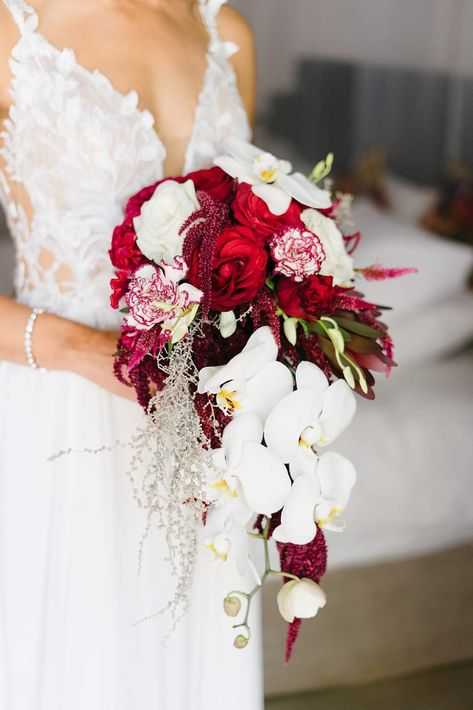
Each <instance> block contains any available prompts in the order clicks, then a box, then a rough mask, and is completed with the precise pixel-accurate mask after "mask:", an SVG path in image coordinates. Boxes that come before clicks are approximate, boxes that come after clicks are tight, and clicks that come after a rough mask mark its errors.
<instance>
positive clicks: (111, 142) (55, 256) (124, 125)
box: [0, 0, 250, 326]
mask: <svg viewBox="0 0 473 710" xmlns="http://www.w3.org/2000/svg"><path fill="white" fill-rule="evenodd" d="M3 2H4V3H5V4H6V5H7V7H8V8H9V9H10V11H11V12H12V14H13V16H14V18H15V20H16V21H17V23H18V25H19V27H20V31H21V37H20V39H19V41H18V43H17V45H16V47H15V48H14V50H13V53H12V58H11V69H12V74H13V80H12V86H11V95H12V99H13V104H12V107H11V109H10V112H9V117H8V118H7V120H6V121H5V122H4V125H3V129H2V132H1V133H0V195H1V201H2V204H3V205H4V207H5V211H6V213H7V218H8V222H9V226H10V230H11V233H12V236H13V238H14V240H15V245H16V250H17V270H16V278H15V283H16V293H17V298H18V300H19V301H21V302H23V303H27V304H29V305H32V306H42V307H46V308H48V309H49V310H51V311H53V312H56V313H59V314H62V315H67V316H68V317H71V318H77V319H78V320H84V321H89V322H93V323H94V324H101V325H104V326H106V325H107V324H110V322H111V319H115V318H116V314H115V313H112V312H111V310H110V308H109V305H108V303H109V296H108V293H109V279H110V277H111V274H112V270H111V266H110V264H109V259H108V249H109V245H110V240H111V233H112V230H113V228H114V226H115V225H116V224H118V223H120V222H121V220H122V215H123V207H124V204H125V203H126V200H127V199H128V197H129V196H130V195H131V194H133V193H135V192H137V191H138V190H139V189H140V188H141V187H142V186H144V185H146V184H149V183H151V182H154V181H155V180H157V179H159V178H160V177H162V175H163V169H164V160H165V157H166V155H165V149H164V146H163V144H162V141H161V140H160V138H159V136H158V135H157V133H156V131H155V128H154V119H153V117H152V115H151V114H150V113H149V112H148V111H141V110H140V109H139V108H138V104H139V99H138V95H137V93H136V92H135V91H132V92H130V93H129V94H127V95H124V94H122V93H120V92H119V91H118V90H117V89H116V88H114V87H113V85H112V84H111V82H110V81H109V80H108V79H107V78H106V77H105V76H104V75H103V74H101V73H100V72H98V71H93V72H92V71H89V70H88V69H85V68H84V67H83V66H81V65H80V64H79V63H78V62H77V60H76V57H75V54H74V52H73V51H72V50H71V49H64V50H59V49H57V48H55V47H54V46H53V45H52V44H51V43H50V42H49V41H48V40H47V39H46V38H45V37H44V36H43V35H42V34H41V33H40V32H39V31H37V26H38V23H37V16H36V13H34V11H33V10H32V9H31V7H29V6H28V5H27V4H26V3H24V2H23V0H3ZM221 4H222V2H221V1H220V0H218V2H217V1H216V0H210V2H207V3H204V2H202V0H201V8H202V12H203V15H202V16H203V18H204V21H205V22H206V24H207V27H208V28H209V35H210V38H211V43H210V46H209V51H208V67H207V70H206V74H205V80H204V86H203V88H202V91H201V93H200V96H199V100H198V104H197V108H196V112H195V122H194V126H193V130H192V134H191V137H190V140H189V144H188V148H187V151H186V156H185V165H184V171H185V172H188V171H190V170H193V169H198V168H203V167H208V166H209V165H211V163H212V159H213V158H214V157H215V155H216V154H217V153H218V152H219V148H220V146H221V145H222V144H223V143H224V142H225V140H226V139H227V138H229V137H231V136H238V137H241V138H244V139H247V138H248V137H249V134H250V131H249V126H248V121H247V117H246V113H245V111H244V108H243V106H242V102H241V98H240V95H239V92H238V88H237V82H236V76H235V72H234V70H233V68H232V66H231V64H230V63H229V62H228V52H229V48H228V46H227V45H226V43H224V42H221V41H220V40H219V39H218V32H217V29H216V22H215V14H213V13H214V12H215V11H216V10H217V11H218V7H217V6H220V5H221ZM212 18H213V20H212ZM112 322H113V321H112Z"/></svg>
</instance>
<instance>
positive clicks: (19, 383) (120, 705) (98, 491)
mask: <svg viewBox="0 0 473 710" xmlns="http://www.w3.org/2000/svg"><path fill="white" fill-rule="evenodd" d="M142 417H143V414H142V413H141V410H140V408H139V407H138V405H136V404H134V403H133V402H128V401H126V400H124V399H121V398H119V397H115V396H113V395H111V394H109V393H108V392H106V391H104V390H102V389H101V388H99V387H97V386H96V385H94V384H92V383H90V382H88V381H86V380H84V379H82V378H80V377H78V376H76V375H73V374H70V373H66V372H50V373H48V374H47V375H46V376H42V375H41V374H40V373H38V372H35V371H33V370H30V369H29V368H26V367H21V366H17V365H13V364H10V363H5V362H0V707H1V708H5V710H201V709H202V710H204V709H205V710H217V709H218V710H221V708H222V707H225V709H226V710H233V708H234V709H235V710H236V708H245V710H260V709H261V708H262V707H263V699H262V693H263V691H262V671H261V637H260V633H259V610H258V607H257V606H255V609H254V613H253V618H252V619H251V623H252V627H253V637H252V640H251V643H250V645H249V646H248V647H247V648H246V649H245V650H236V649H234V648H233V645H232V642H233V638H234V636H235V631H234V630H232V628H231V627H232V620H231V619H229V618H227V617H226V616H225V615H224V613H223V608H222V600H223V597H224V596H225V594H226V593H227V592H228V591H230V590H231V589H234V588H235V587H236V588H237V589H239V588H242V581H241V580H240V579H239V578H236V577H235V573H234V572H233V571H232V569H231V568H227V567H226V565H213V564H212V563H208V562H207V561H206V560H204V559H202V560H201V559H199V560H198V561H197V566H196V575H195V583H194V589H193V593H192V602H191V608H190V610H189V612H188V613H187V614H186V616H185V617H184V618H183V619H182V620H181V622H180V625H179V627H178V629H177V630H176V631H175V632H174V634H173V635H172V636H171V638H170V640H169V641H168V642H167V644H166V645H163V639H164V637H165V635H166V632H167V631H168V629H169V625H170V621H169V618H168V617H166V616H158V617H157V618H155V619H152V620H150V621H147V622H144V623H141V624H138V625H136V624H135V622H136V621H137V620H139V619H142V618H143V617H145V616H147V615H150V614H153V613H154V612H156V611H158V610H159V609H161V608H162V607H163V606H164V605H165V604H166V603H167V601H168V600H169V598H170V596H171V595H172V590H173V579H172V577H171V575H170V572H169V568H168V565H167V563H166V561H165V559H166V555H167V548H166V544H165V542H164V540H163V538H162V535H161V532H160V531H158V530H153V531H152V533H151V535H150V536H149V538H148V539H147V541H146V544H145V548H144V558H143V569H142V572H141V575H140V576H138V574H137V562H138V548H139V542H140V539H141V537H142V534H143V531H144V527H145V523H146V513H145V512H144V511H141V510H140V509H139V508H138V507H137V506H136V503H135V502H134V501H133V499H132V494H131V486H130V483H129V481H128V479H127V476H126V470H127V462H128V460H129V453H128V452H127V451H126V450H124V449H120V448H115V449H113V450H112V451H111V452H105V453H99V454H84V453H71V454H69V455H67V456H64V457H62V458H60V459H58V460H55V461H48V458H49V457H51V455H52V454H55V453H56V452H58V451H60V450H64V449H68V448H72V449H76V450H82V449H84V448H91V449H94V448H98V447H101V446H103V445H104V444H112V443H113V442H114V441H115V440H117V439H122V440H126V439H128V438H129V436H130V435H131V434H132V433H133V431H134V429H135V427H136V426H138V425H139V424H140V422H141V421H142Z"/></svg>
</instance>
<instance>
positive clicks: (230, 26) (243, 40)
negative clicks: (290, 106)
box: [218, 5, 256, 123]
mask: <svg viewBox="0 0 473 710" xmlns="http://www.w3.org/2000/svg"><path fill="white" fill-rule="evenodd" d="M218 24H219V33H220V37H221V38H222V39H223V40H225V41H230V42H235V44H237V45H238V47H239V49H240V51H239V52H238V53H237V54H235V55H234V56H233V57H232V60H231V61H232V64H233V66H234V68H235V71H236V74H237V79H238V85H239V89H240V93H241V96H242V98H243V102H244V104H245V107H246V111H247V113H248V117H249V119H250V122H251V123H253V122H254V116H255V108H256V50H255V39H254V35H253V30H252V29H251V25H250V24H249V22H248V21H247V20H246V19H245V18H244V17H243V15H241V14H240V13H239V12H238V11H237V10H235V9H234V8H233V7H230V6H229V5H224V6H223V7H222V10H221V12H220V14H219V19H218Z"/></svg>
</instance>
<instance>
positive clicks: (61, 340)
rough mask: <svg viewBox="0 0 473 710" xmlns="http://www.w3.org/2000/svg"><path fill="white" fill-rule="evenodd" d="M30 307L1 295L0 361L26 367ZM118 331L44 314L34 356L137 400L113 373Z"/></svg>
mask: <svg viewBox="0 0 473 710" xmlns="http://www.w3.org/2000/svg"><path fill="white" fill-rule="evenodd" d="M30 314H31V308H28V307H27V306H23V305H21V304H19V303H16V302H15V301H12V300H10V299H8V298H5V297H4V296H0V326H1V327H0V360H8V361H9V362H15V363H17V364H19V365H25V366H26V364H27V363H26V357H25V350H24V345H23V338H24V333H25V327H26V324H27V322H28V318H29V316H30ZM118 337H119V334H118V333H117V332H110V331H108V332H105V331H101V330H95V329H94V328H89V327H88V326H86V325H82V324H80V323H75V322H74V321H70V320H66V319H65V318H59V316H55V315H53V314H52V313H43V314H42V315H40V316H39V317H38V318H37V319H36V322H35V325H34V329H33V337H32V349H33V356H34V358H35V361H36V363H37V365H38V366H39V367H44V368H46V369H47V370H69V371H70V372H75V373H76V374H78V375H81V376H82V377H85V378H87V379H88V380H91V381H92V382H95V383H96V384H97V385H99V386H100V387H103V388H104V389H106V390H108V391H109V392H112V393H113V394H117V395H119V396H120V397H126V398H127V399H131V400H134V399H136V395H135V391H134V389H133V388H132V387H126V386H125V385H122V384H121V383H120V382H118V380H117V379H116V377H115V375H114V373H113V356H114V353H115V352H116V349H117V342H118Z"/></svg>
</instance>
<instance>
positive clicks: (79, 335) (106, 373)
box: [66, 324, 136, 400]
mask: <svg viewBox="0 0 473 710" xmlns="http://www.w3.org/2000/svg"><path fill="white" fill-rule="evenodd" d="M75 325H77V324H75ZM118 338H119V333H117V332H113V331H101V330H94V329H93V328H87V327H85V326H78V327H77V329H76V330H75V331H74V333H72V340H71V343H70V345H69V348H68V356H67V363H66V364H68V367H67V369H68V370H70V371H71V372H75V373H76V374H78V375H81V376H82V377H85V378H86V379H87V380H90V381H91V382H95V384H97V385H99V386H100V387H103V388H104V389H106V390H108V391H109V392H111V393H112V394H116V395H119V396H120V397H125V398H126V399H131V400H136V394H135V390H134V389H133V388H132V387H126V385H123V384H122V383H121V382H119V381H118V380H117V378H116V377H115V375H114V372H113V355H114V353H115V352H116V350H117V342H118Z"/></svg>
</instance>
